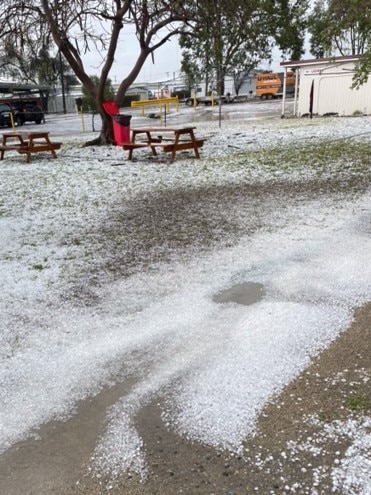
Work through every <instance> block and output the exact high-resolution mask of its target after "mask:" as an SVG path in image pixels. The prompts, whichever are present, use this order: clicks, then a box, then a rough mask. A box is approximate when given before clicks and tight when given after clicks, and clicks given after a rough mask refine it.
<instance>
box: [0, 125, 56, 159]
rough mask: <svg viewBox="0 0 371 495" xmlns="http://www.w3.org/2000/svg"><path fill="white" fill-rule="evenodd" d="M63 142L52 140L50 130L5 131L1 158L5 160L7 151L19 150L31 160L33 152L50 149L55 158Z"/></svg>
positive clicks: (0, 146) (0, 148)
mask: <svg viewBox="0 0 371 495" xmlns="http://www.w3.org/2000/svg"><path fill="white" fill-rule="evenodd" d="M61 146H62V143H57V142H51V141H50V139H49V132H5V133H4V134H3V136H2V141H1V144H0V160H3V158H4V153H5V151H17V152H18V153H21V154H25V155H26V161H27V163H29V162H30V161H31V156H32V154H33V153H41V152H48V151H50V153H51V155H52V157H53V158H57V154H56V152H55V151H56V150H59V149H60V147H61Z"/></svg>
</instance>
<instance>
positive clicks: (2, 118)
mask: <svg viewBox="0 0 371 495" xmlns="http://www.w3.org/2000/svg"><path fill="white" fill-rule="evenodd" d="M17 113H18V112H17V111H16V110H15V109H14V108H13V107H11V106H10V105H9V104H8V103H0V127H12V125H13V123H16V122H17V120H16V115H17ZM12 115H13V122H12Z"/></svg>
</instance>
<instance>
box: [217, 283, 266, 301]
mask: <svg viewBox="0 0 371 495" xmlns="http://www.w3.org/2000/svg"><path fill="white" fill-rule="evenodd" d="M265 295H266V292H265V289H264V286H263V285H262V284H259V283H257V282H242V283H241V284H236V285H233V287H230V288H229V289H226V290H223V291H222V292H218V294H215V295H214V297H213V301H214V302H216V303H228V302H235V303H237V304H243V305H244V306H250V305H251V304H255V303H257V302H259V301H260V300H261V299H263V297H264V296H265Z"/></svg>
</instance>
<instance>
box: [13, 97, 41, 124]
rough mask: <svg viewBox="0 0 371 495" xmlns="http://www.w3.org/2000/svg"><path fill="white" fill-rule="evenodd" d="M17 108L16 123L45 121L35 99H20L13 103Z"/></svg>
mask: <svg viewBox="0 0 371 495" xmlns="http://www.w3.org/2000/svg"><path fill="white" fill-rule="evenodd" d="M14 106H15V108H16V109H17V114H16V122H17V123H18V125H23V124H24V123H25V122H35V123H36V124H41V122H43V121H45V118H44V113H43V111H42V108H41V107H39V105H37V103H36V102H35V101H20V102H17V103H14Z"/></svg>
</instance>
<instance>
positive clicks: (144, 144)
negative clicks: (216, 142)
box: [122, 127, 205, 161]
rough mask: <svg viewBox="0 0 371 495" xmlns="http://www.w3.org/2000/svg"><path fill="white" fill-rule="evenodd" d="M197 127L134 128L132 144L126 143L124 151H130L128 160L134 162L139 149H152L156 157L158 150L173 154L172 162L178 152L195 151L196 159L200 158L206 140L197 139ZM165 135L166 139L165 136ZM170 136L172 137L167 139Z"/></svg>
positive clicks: (132, 130)
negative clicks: (138, 137)
mask: <svg viewBox="0 0 371 495" xmlns="http://www.w3.org/2000/svg"><path fill="white" fill-rule="evenodd" d="M194 129H195V127H176V128H169V127H140V128H132V129H131V132H132V138H131V142H130V143H124V144H123V145H122V147H123V149H124V150H126V151H129V155H128V160H132V157H133V151H134V150H135V149H139V148H150V149H151V151H152V154H153V155H154V156H156V155H157V151H156V148H162V150H163V151H164V152H166V153H171V157H170V160H171V161H173V160H175V157H176V153H177V151H182V150H193V151H194V154H195V157H196V158H200V153H199V151H198V149H199V148H201V146H203V144H204V142H205V139H197V138H196V137H195V135H194ZM141 134H142V135H143V134H145V139H144V140H142V141H137V140H136V138H137V136H139V135H141ZM163 134H165V137H164V136H163ZM166 135H170V137H166Z"/></svg>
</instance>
